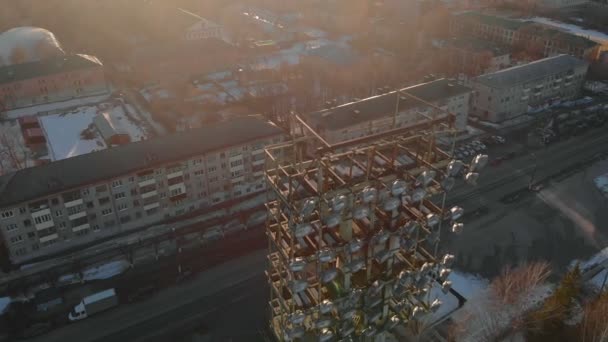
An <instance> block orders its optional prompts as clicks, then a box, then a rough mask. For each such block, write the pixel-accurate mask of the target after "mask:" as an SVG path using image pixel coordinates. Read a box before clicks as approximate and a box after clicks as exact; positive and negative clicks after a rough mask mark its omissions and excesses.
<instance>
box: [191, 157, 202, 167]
mask: <svg viewBox="0 0 608 342" xmlns="http://www.w3.org/2000/svg"><path fill="white" fill-rule="evenodd" d="M202 162H203V159H202V158H198V159H194V160H193V161H192V165H198V164H200V163H202Z"/></svg>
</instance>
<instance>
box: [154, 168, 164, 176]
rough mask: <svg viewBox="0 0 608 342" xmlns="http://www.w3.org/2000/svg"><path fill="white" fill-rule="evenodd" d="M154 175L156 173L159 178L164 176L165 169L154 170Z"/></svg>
mask: <svg viewBox="0 0 608 342" xmlns="http://www.w3.org/2000/svg"><path fill="white" fill-rule="evenodd" d="M154 173H155V174H156V175H157V176H159V175H162V174H163V169H156V170H154Z"/></svg>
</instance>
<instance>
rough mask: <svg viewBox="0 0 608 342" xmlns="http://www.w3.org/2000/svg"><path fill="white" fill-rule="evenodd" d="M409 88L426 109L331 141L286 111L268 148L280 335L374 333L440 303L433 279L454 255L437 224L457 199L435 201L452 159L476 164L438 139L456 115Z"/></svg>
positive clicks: (274, 313)
mask: <svg viewBox="0 0 608 342" xmlns="http://www.w3.org/2000/svg"><path fill="white" fill-rule="evenodd" d="M403 96H405V98H409V99H411V98H413V96H411V95H409V94H403ZM399 98H401V96H399V97H398V101H399ZM414 99H415V100H417V101H420V102H421V103H422V104H423V105H425V106H429V107H431V108H432V109H433V111H434V113H433V116H432V117H429V116H427V115H424V114H421V113H419V115H421V116H423V119H422V120H421V121H419V122H418V123H417V124H416V125H413V126H410V127H405V128H395V129H393V130H390V131H387V132H383V133H379V134H376V135H370V136H366V137H363V138H360V139H355V140H351V141H346V142H341V143H338V144H334V145H330V144H328V143H327V142H326V141H325V140H324V139H323V138H322V137H321V136H320V135H319V134H317V133H316V132H315V131H314V130H313V129H312V128H311V127H309V126H308V125H307V124H306V122H305V121H304V120H302V119H301V118H300V117H299V116H298V115H296V114H293V115H292V120H293V124H292V130H291V132H292V136H291V137H290V140H289V141H287V142H285V143H282V144H280V145H275V146H271V147H269V148H267V149H266V152H265V153H266V172H265V177H266V182H267V187H268V189H269V200H268V202H267V203H266V207H267V210H268V216H267V223H266V234H267V236H268V249H269V252H268V270H267V272H266V274H267V278H268V285H269V288H270V301H269V317H270V319H269V325H270V330H271V331H272V333H273V335H274V336H275V338H276V339H277V340H279V341H335V340H341V341H342V340H344V341H347V340H353V341H379V340H382V339H383V337H384V336H386V334H385V333H386V332H389V331H393V330H394V329H395V328H397V327H404V326H407V325H408V324H410V323H414V322H416V321H418V320H419V319H420V318H422V317H424V316H425V315H427V314H428V313H430V312H432V311H434V310H436V309H437V308H438V306H439V305H440V303H438V302H437V301H435V302H430V296H429V293H430V287H431V286H434V285H437V286H442V287H443V289H444V290H446V289H448V290H449V286H450V283H449V281H446V280H447V279H446V278H447V276H448V275H449V269H448V267H449V264H450V262H451V260H452V258H453V257H452V256H449V255H448V256H446V257H444V258H443V259H442V258H438V257H437V255H436V254H437V251H438V243H439V240H440V237H441V231H442V226H444V227H445V223H446V222H447V223H449V224H450V225H451V226H452V227H454V228H455V229H456V230H458V227H461V224H459V223H457V222H455V220H456V219H458V217H459V216H460V215H461V214H462V209H460V208H453V209H452V210H446V209H445V208H444V206H445V195H446V190H449V189H450V188H451V187H452V186H453V185H454V177H455V176H456V174H460V172H459V171H460V170H467V168H469V171H470V172H471V173H472V171H474V170H473V169H472V168H471V167H470V166H467V165H464V164H462V163H461V162H458V163H459V164H455V163H454V161H452V157H451V151H450V153H448V152H445V151H443V150H441V149H440V148H439V147H438V146H437V145H436V143H435V141H436V137H437V135H438V134H442V135H453V134H454V133H455V130H454V129H453V126H452V123H453V116H452V115H451V114H450V113H448V112H447V111H445V110H444V109H442V108H438V107H436V106H433V105H432V104H429V103H426V102H424V101H422V100H420V99H416V98H414ZM397 109H398V104H397ZM397 109H396V110H397ZM395 115H396V113H395ZM393 122H395V121H394V120H393ZM393 127H394V126H393ZM311 146H315V147H316V148H315V149H313V150H312V152H311ZM451 150H453V146H452V148H451ZM467 178H470V179H472V178H475V177H474V176H467ZM459 225H460V226H459ZM444 231H445V229H444Z"/></svg>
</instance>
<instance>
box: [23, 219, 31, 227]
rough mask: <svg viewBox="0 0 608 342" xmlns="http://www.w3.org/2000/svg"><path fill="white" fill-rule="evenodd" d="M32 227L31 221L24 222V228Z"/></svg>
mask: <svg viewBox="0 0 608 342" xmlns="http://www.w3.org/2000/svg"><path fill="white" fill-rule="evenodd" d="M31 225H32V221H30V219H27V220H23V226H24V227H29V226H31Z"/></svg>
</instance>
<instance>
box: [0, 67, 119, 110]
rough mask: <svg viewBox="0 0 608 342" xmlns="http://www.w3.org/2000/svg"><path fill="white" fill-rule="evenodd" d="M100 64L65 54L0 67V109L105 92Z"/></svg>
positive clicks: (106, 85)
mask: <svg viewBox="0 0 608 342" xmlns="http://www.w3.org/2000/svg"><path fill="white" fill-rule="evenodd" d="M108 91H109V87H108V84H107V82H106V80H105V76H104V71H103V65H102V64H101V62H100V61H99V60H98V59H97V58H95V57H92V56H87V55H67V56H60V57H52V58H47V59H44V60H40V61H35V62H29V63H21V64H13V65H8V66H3V67H0V111H2V110H11V109H16V108H22V107H28V106H35V105H39V104H46V103H51V102H58V101H66V100H71V99H75V98H79V97H86V96H94V95H101V94H105V93H107V92H108Z"/></svg>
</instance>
